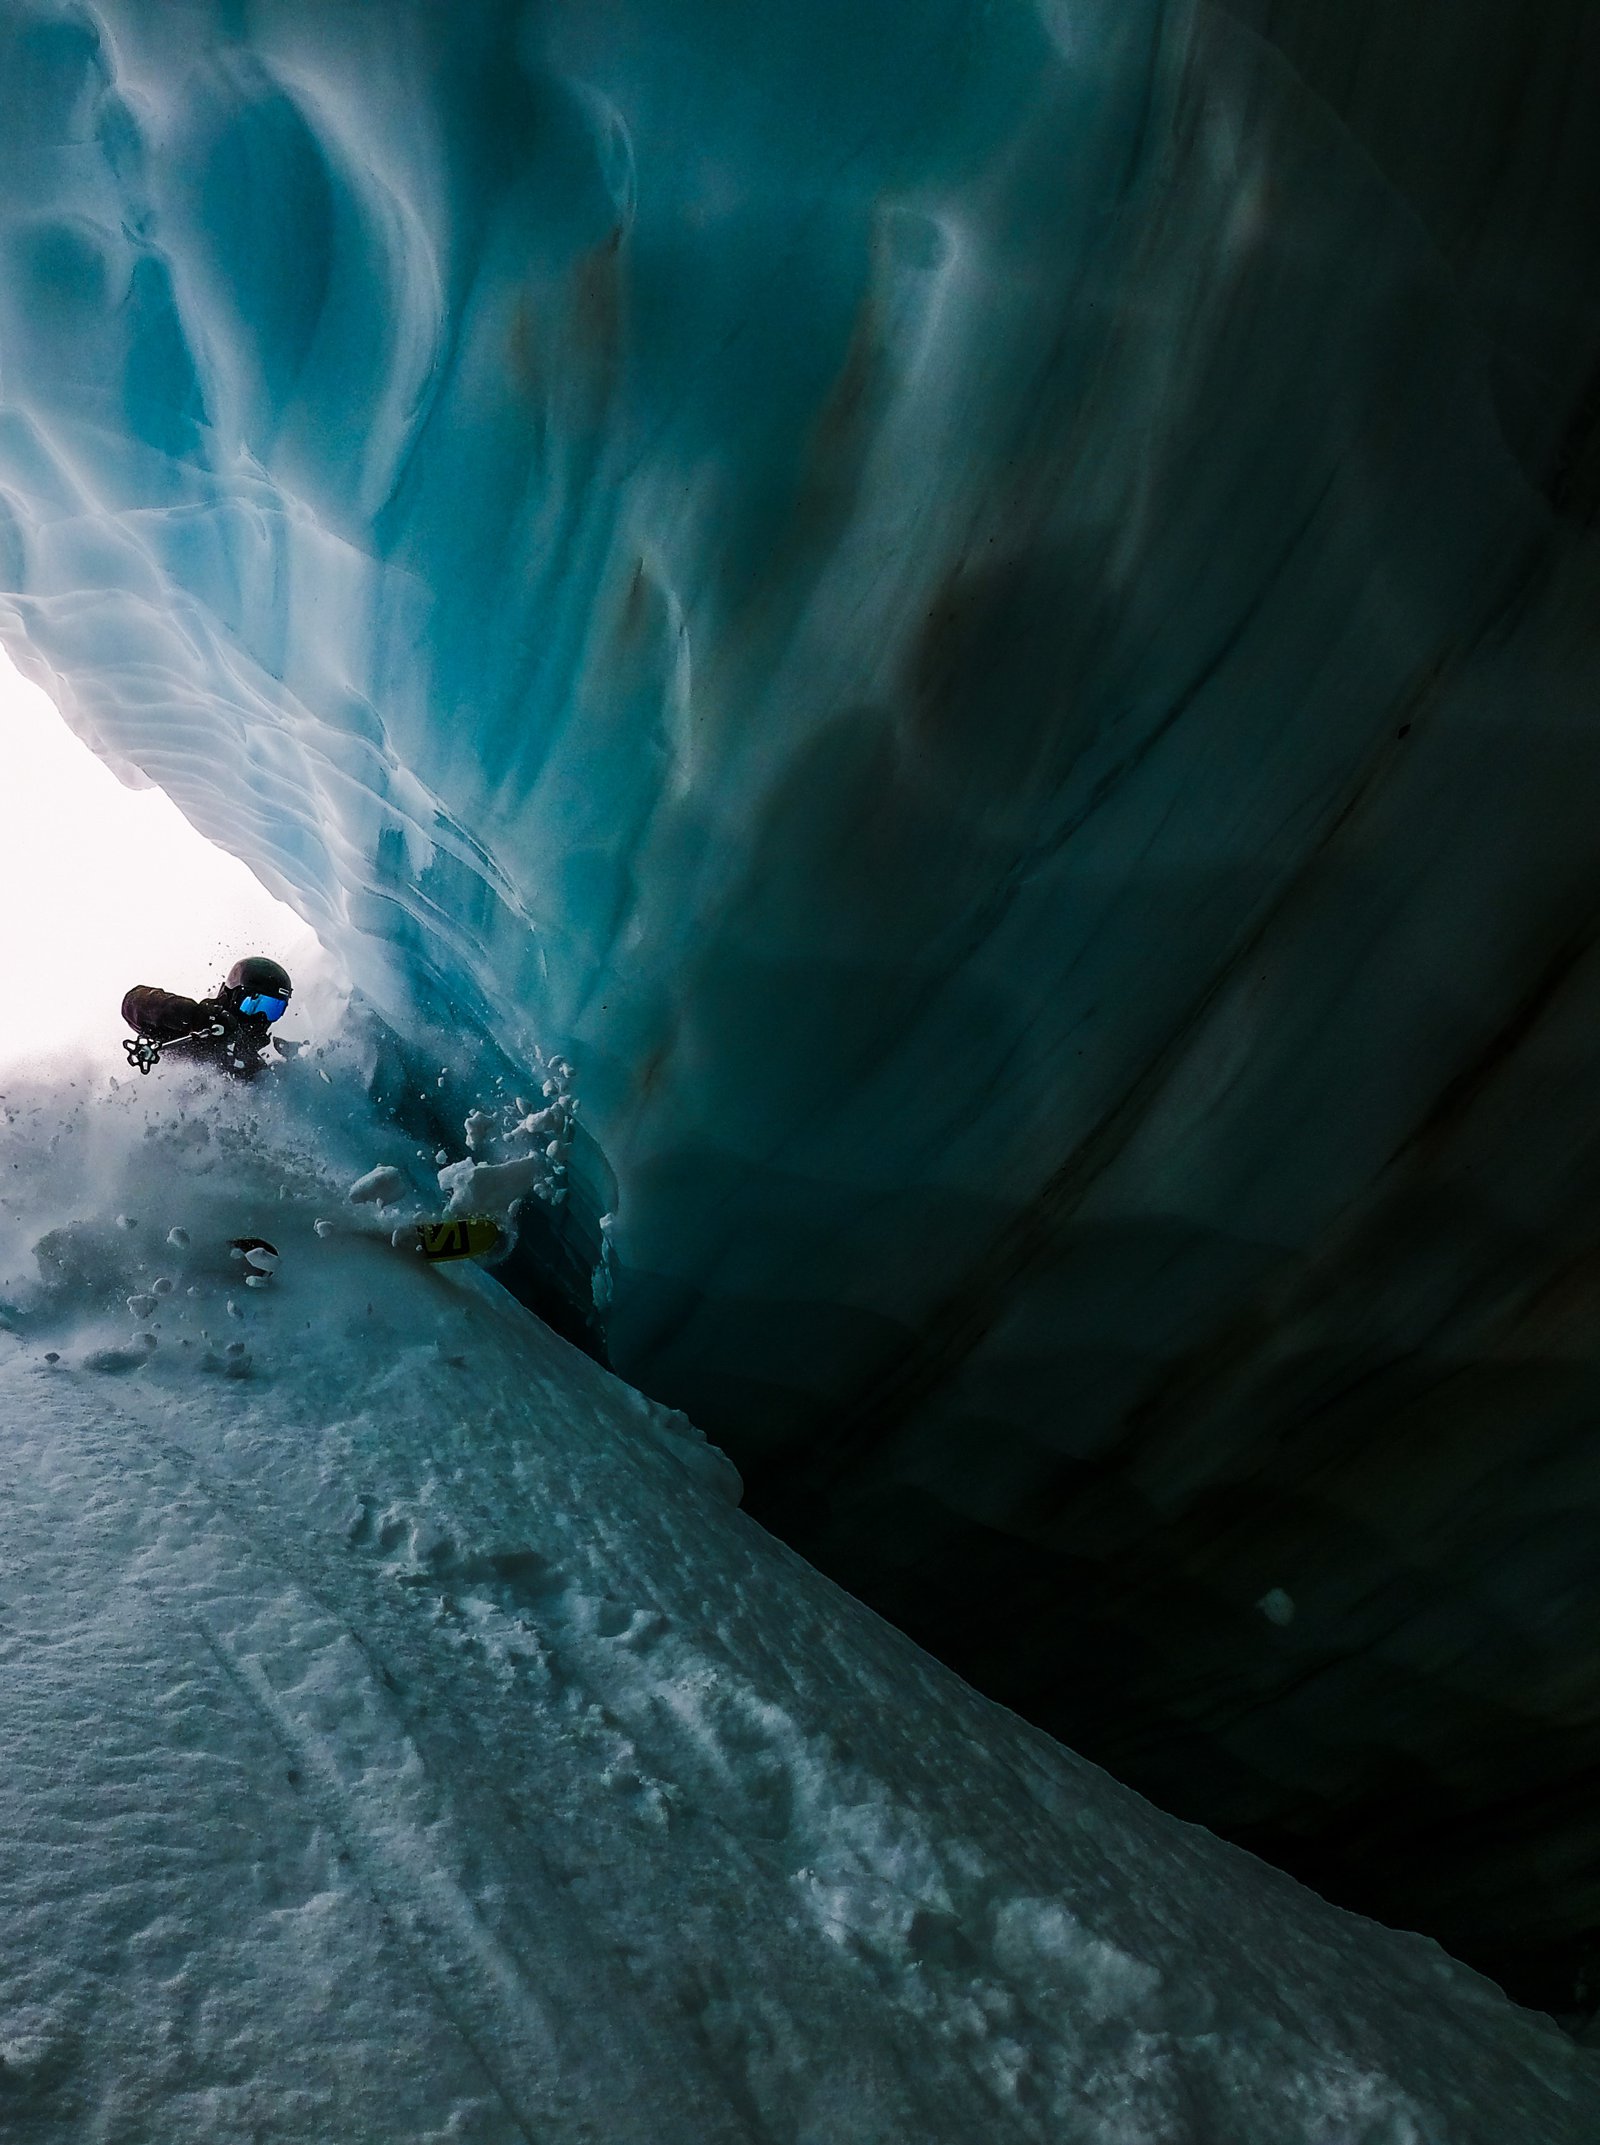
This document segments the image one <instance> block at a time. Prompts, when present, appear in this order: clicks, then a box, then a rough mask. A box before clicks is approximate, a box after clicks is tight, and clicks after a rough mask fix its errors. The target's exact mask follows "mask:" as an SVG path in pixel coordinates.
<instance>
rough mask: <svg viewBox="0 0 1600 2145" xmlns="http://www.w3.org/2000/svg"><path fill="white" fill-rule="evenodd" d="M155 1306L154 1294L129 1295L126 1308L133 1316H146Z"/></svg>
mask: <svg viewBox="0 0 1600 2145" xmlns="http://www.w3.org/2000/svg"><path fill="white" fill-rule="evenodd" d="M155 1307H156V1299H155V1298H154V1296H130V1297H129V1298H128V1310H129V1312H130V1313H131V1315H132V1316H133V1317H134V1318H148V1317H149V1316H150V1314H151V1312H152V1311H153V1310H154V1309H155Z"/></svg>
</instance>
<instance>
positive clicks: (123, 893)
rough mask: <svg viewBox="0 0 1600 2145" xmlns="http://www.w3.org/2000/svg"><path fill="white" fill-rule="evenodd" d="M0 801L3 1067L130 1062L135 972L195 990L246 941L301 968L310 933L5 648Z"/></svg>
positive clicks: (216, 978)
mask: <svg viewBox="0 0 1600 2145" xmlns="http://www.w3.org/2000/svg"><path fill="white" fill-rule="evenodd" d="M0 807H3V809H0V1071H4V1070H5V1068H7V1067H8V1066H10V1065H13V1064H15V1063H17V1062H18V1061H19V1060H21V1059H24V1058H35V1057H38V1056H40V1055H44V1054H53V1053H55V1052H57V1051H60V1050H63V1049H67V1050H73V1051H76V1052H80V1053H81V1052H85V1051H87V1052H88V1053H89V1054H90V1055H91V1056H92V1057H93V1059H94V1060H95V1061H96V1062H97V1063H103V1064H104V1066H105V1068H106V1070H107V1071H108V1072H115V1073H117V1074H118V1075H119V1076H120V1075H121V1074H122V1073H123V1072H124V1071H125V1070H126V1066H125V1061H124V1058H123V1055H122V1046H121V1042H120V1040H119V1038H120V1037H122V1036H123V1035H126V1034H127V1033H128V1032H129V1031H128V1030H127V1029H126V1028H125V1027H124V1025H123V1022H122V1016H121V1013H120V1011H119V1010H118V1009H119V1007H120V1005H121V1003H122V994H123V992H124V991H125V990H127V989H128V988H129V986H130V985H132V984H135V983H159V984H161V985H163V986H164V987H165V988H166V989H168V990H174V991H182V992H183V993H184V994H185V995H186V996H188V997H200V996H203V995H204V993H205V992H207V991H209V990H211V989H213V988H215V986H216V985H217V984H219V983H220V982H221V981H222V979H223V977H224V976H225V975H226V974H227V972H228V970H229V968H230V967H231V966H232V965H233V963H234V962H235V961H236V960H237V959H238V958H239V956H240V955H241V954H246V953H266V954H270V955H271V956H272V957H273V958H274V959H275V960H279V961H282V962H283V964H284V966H285V967H286V968H287V969H288V970H289V971H290V973H291V974H294V973H295V962H296V959H297V958H302V959H303V958H305V957H308V956H309V955H311V954H312V953H313V951H314V950H315V949H316V944H317V942H316V939H315V937H314V935H313V934H312V933H311V932H310V931H309V930H307V928H306V926H305V925H304V924H303V923H302V922H301V921H300V919H299V917H298V916H296V915H295V913H294V911H293V910H292V909H288V908H285V906H284V905H283V903H282V902H281V901H276V900H274V899H273V897H272V895H270V894H269V893H268V892H267V891H266V889H265V887H263V886H262V885H261V884H260V882H259V881H258V880H257V879H256V878H255V877H254V876H253V874H252V873H251V872H249V871H248V870H246V868H245V866H244V865H243V864H241V863H239V862H238V860H237V859H236V858H234V857H230V856H225V855H224V854H223V852H222V851H221V850H220V849H216V848H214V847H213V846H212V844H211V843H210V842H208V841H205V840H204V839H203V838H202V837H201V836H200V835H198V834H196V833H195V831H194V829H193V828H192V827H191V826H190V825H189V823H188V821H187V820H186V819H185V818H184V817H183V815H182V814H181V813H180V812H179V810H178V808H177V806H176V805H174V804H172V803H170V802H169V801H168V799H167V798H166V797H164V796H163V795H162V793H161V792H160V791H159V790H154V789H149V790H129V789H124V788H123V786H122V784H121V783H120V782H119V781H118V780H117V779H116V777H115V776H114V775H113V774H112V773H111V772H110V771H109V769H107V768H105V767H103V766H102V765H101V763H100V762H99V761H98V760H97V759H96V758H95V756H94V754H93V753H92V752H91V751H90V750H89V748H88V747H87V746H86V745H83V744H80V743H79V741H78V739H77V738H75V737H74V736H73V734H72V732H71V731H70V730H69V729H68V728H67V726H66V724H65V723H64V722H63V721H62V719H61V717H60V715H59V714H58V713H57V711H56V709H55V708H54V707H53V706H52V705H51V703H50V702H49V700H47V699H46V697H45V696H44V694H43V693H41V692H40V691H39V690H38V688H37V687H36V686H32V685H29V684H28V683H27V682H26V681H25V680H24V679H23V678H21V677H19V676H18V674H17V672H16V670H15V669H14V668H13V666H12V664H11V661H10V659H9V658H8V657H7V656H6V655H5V653H4V651H3V650H0ZM294 1029H295V1018H294V1008H293V1007H291V1008H290V1010H289V1013H288V1014H287V1015H286V1016H285V1018H284V1020H283V1022H282V1033H284V1034H285V1035H289V1034H292V1033H293V1032H294Z"/></svg>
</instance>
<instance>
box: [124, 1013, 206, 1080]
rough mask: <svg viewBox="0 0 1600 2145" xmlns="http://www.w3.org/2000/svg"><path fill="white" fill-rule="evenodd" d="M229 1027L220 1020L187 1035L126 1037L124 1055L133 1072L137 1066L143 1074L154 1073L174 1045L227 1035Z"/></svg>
mask: <svg viewBox="0 0 1600 2145" xmlns="http://www.w3.org/2000/svg"><path fill="white" fill-rule="evenodd" d="M227 1032H228V1030H227V1026H226V1024H225V1023H224V1022H222V1021H220V1020H213V1021H208V1022H207V1024H206V1025H205V1027H203V1028H191V1029H190V1030H189V1031H188V1033H187V1034H186V1035H163V1036H160V1037H156V1036H154V1035H125V1036H124V1037H123V1038H122V1049H123V1054H124V1055H125V1056H126V1058H127V1060H128V1066H129V1069H130V1070H131V1069H132V1068H133V1067H134V1066H137V1067H138V1068H139V1070H140V1072H142V1073H147V1072H153V1071H154V1070H155V1068H156V1067H157V1066H158V1065H159V1064H160V1063H161V1053H162V1051H163V1050H165V1049H167V1048H168V1046H169V1045H170V1044H173V1043H193V1042H196V1041H198V1040H199V1038H200V1037H201V1036H206V1037H211V1036H217V1035H226V1034H227Z"/></svg>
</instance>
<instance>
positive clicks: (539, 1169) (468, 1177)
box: [439, 1154, 549, 1214]
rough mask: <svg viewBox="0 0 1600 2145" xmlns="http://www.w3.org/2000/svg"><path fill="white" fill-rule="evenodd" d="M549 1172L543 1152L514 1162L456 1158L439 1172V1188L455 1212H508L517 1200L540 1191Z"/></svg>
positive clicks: (451, 1209) (524, 1156)
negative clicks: (470, 1160)
mask: <svg viewBox="0 0 1600 2145" xmlns="http://www.w3.org/2000/svg"><path fill="white" fill-rule="evenodd" d="M548 1173H549V1165H548V1163H547V1162H546V1161H545V1158H544V1156H543V1155H542V1154H531V1155H522V1156H519V1157H518V1159H517V1160H515V1161H512V1162H452V1163H451V1165H450V1167H449V1168H448V1169H441V1170H440V1172H439V1189H440V1190H441V1191H442V1192H444V1193H445V1194H446V1195H447V1197H448V1199H449V1202H450V1209H449V1210H450V1212H451V1213H452V1214H467V1213H474V1214H504V1213H506V1212H508V1211H509V1209H510V1207H511V1204H512V1202H513V1200H516V1199H520V1198H522V1197H523V1196H524V1195H525V1194H526V1193H528V1192H530V1191H538V1190H539V1189H540V1187H541V1185H542V1184H543V1183H544V1181H545V1178H546V1177H547V1175H548Z"/></svg>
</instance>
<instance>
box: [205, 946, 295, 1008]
mask: <svg viewBox="0 0 1600 2145" xmlns="http://www.w3.org/2000/svg"><path fill="white" fill-rule="evenodd" d="M217 995H218V996H219V997H220V998H221V999H222V1000H223V1002H224V1003H225V1004H227V1005H231V1006H232V1007H233V1008H234V1009H235V1011H238V1012H249V1013H265V1014H266V1016H267V1018H268V1020H276V1019H277V1018H278V1016H279V1014H280V1013H282V1011H283V1009H284V1007H285V1006H286V1005H287V1004H288V1003H289V1000H290V999H291V998H292V997H293V996H294V985H293V984H292V983H291V982H290V981H289V971H288V970H287V969H286V968H280V967H279V966H278V963H277V962H276V961H269V960H268V959H267V957H266V955H265V954H264V953H252V954H248V955H247V956H246V957H245V959H244V960H242V961H235V962H234V964H233V966H232V967H231V968H230V969H229V970H228V980H227V982H226V984H224V986H223V988H222V989H221V991H219V992H218V994H217Z"/></svg>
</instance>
